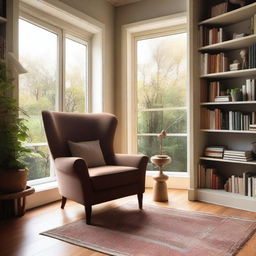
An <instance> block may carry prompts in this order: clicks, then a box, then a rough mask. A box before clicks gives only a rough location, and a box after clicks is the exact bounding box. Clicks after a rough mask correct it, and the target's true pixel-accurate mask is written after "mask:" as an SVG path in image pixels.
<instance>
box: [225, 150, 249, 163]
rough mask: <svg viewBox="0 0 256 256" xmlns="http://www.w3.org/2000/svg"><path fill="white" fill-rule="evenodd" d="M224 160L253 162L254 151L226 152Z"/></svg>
mask: <svg viewBox="0 0 256 256" xmlns="http://www.w3.org/2000/svg"><path fill="white" fill-rule="evenodd" d="M223 159H225V160H233V161H241V162H248V161H252V160H253V154H252V151H238V150H224V155H223Z"/></svg>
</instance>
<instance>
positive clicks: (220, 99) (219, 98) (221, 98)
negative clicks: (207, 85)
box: [214, 95, 231, 102]
mask: <svg viewBox="0 0 256 256" xmlns="http://www.w3.org/2000/svg"><path fill="white" fill-rule="evenodd" d="M230 100H231V97H230V96H229V95H224V96H216V97H215V99H214V101H215V102H227V101H230Z"/></svg>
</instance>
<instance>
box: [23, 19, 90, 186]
mask: <svg viewBox="0 0 256 256" xmlns="http://www.w3.org/2000/svg"><path fill="white" fill-rule="evenodd" d="M19 54H20V56H19V57H20V62H21V63H22V65H23V66H24V67H25V68H26V69H27V71H28V72H27V73H26V74H23V75H21V76H20V81H19V104H20V107H21V108H22V109H23V110H24V111H25V113H26V114H27V115H28V117H25V118H26V119H27V120H28V122H27V125H28V128H29V138H28V141H27V143H26V145H27V147H28V148H30V149H31V150H32V153H31V154H29V156H27V157H25V158H24V161H25V162H26V164H27V165H28V169H29V180H38V179H41V180H40V181H43V180H50V179H53V178H54V171H53V168H52V165H51V161H50V153H49V149H48V146H47V143H46V138H45V135H44V128H43V124H42V118H41V111H42V110H55V111H62V110H65V111H68V112H85V111H86V110H87V107H88V89H87V55H88V54H87V44H86V41H84V40H82V39H80V38H77V37H74V36H72V35H69V34H66V33H64V32H63V30H61V29H59V28H55V27H52V26H50V25H48V24H42V23H41V22H40V23H37V22H34V20H33V21H30V20H25V19H22V18H21V19H20V20H19ZM21 115H23V113H22V112H21Z"/></svg>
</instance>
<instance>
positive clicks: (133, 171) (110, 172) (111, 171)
mask: <svg viewBox="0 0 256 256" xmlns="http://www.w3.org/2000/svg"><path fill="white" fill-rule="evenodd" d="M88 170H89V175H90V178H91V180H92V183H93V188H94V189H95V190H103V189H108V188H114V187H118V186H124V185H129V184H134V183H137V182H139V179H140V176H139V175H138V171H139V170H138V168H135V167H129V166H113V165H105V166H100V167H94V168H89V169H88Z"/></svg>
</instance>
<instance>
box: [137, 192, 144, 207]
mask: <svg viewBox="0 0 256 256" xmlns="http://www.w3.org/2000/svg"><path fill="white" fill-rule="evenodd" d="M137 197H138V202H139V208H140V210H142V202H143V193H139V194H137Z"/></svg>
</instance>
